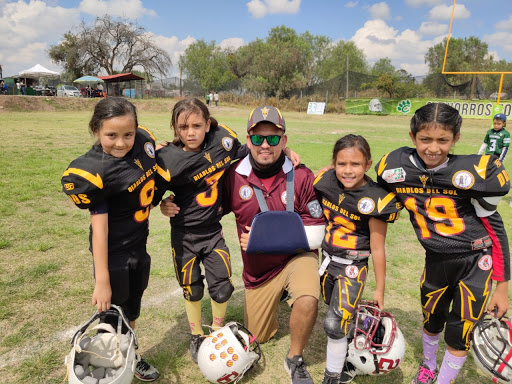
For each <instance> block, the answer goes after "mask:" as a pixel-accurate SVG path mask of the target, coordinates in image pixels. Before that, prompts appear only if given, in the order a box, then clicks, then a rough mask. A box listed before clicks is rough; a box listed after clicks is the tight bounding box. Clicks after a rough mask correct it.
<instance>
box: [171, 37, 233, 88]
mask: <svg viewBox="0 0 512 384" xmlns="http://www.w3.org/2000/svg"><path fill="white" fill-rule="evenodd" d="M229 54H230V53H229V52H227V51H223V50H222V49H220V48H219V47H218V46H216V45H215V41H211V42H210V43H207V42H205V41H204V40H198V41H196V42H195V43H193V44H191V45H189V46H188V48H187V49H186V50H185V52H184V54H183V55H182V56H181V57H180V61H179V63H180V64H179V65H180V67H181V68H182V69H183V70H184V71H185V73H186V74H187V78H188V80H191V81H194V82H196V83H198V84H199V85H200V86H201V88H202V89H203V91H212V90H217V89H222V87H223V86H224V85H225V84H226V83H228V82H230V81H231V80H233V79H234V78H236V77H235V76H234V75H233V73H232V72H231V71H230V66H229V60H228V57H229Z"/></svg>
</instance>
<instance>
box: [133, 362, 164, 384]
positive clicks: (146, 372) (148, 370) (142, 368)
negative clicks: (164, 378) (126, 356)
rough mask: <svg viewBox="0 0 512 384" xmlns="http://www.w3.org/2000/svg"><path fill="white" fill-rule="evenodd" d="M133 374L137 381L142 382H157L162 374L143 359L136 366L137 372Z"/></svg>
mask: <svg viewBox="0 0 512 384" xmlns="http://www.w3.org/2000/svg"><path fill="white" fill-rule="evenodd" d="M133 374H134V375H135V377H136V378H137V379H139V380H142V381H155V380H156V379H158V378H159V377H160V372H158V369H156V368H155V367H153V366H152V365H151V364H149V363H148V362H146V360H144V359H142V358H141V359H140V360H139V362H138V363H137V365H136V366H135V372H134V373H133Z"/></svg>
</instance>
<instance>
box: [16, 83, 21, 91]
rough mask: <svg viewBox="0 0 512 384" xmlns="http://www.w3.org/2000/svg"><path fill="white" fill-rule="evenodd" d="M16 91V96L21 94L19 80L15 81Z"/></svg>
mask: <svg viewBox="0 0 512 384" xmlns="http://www.w3.org/2000/svg"><path fill="white" fill-rule="evenodd" d="M16 89H17V90H18V94H21V83H20V79H18V80H16Z"/></svg>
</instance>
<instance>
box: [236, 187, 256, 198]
mask: <svg viewBox="0 0 512 384" xmlns="http://www.w3.org/2000/svg"><path fill="white" fill-rule="evenodd" d="M238 194H239V195H240V198H241V199H242V200H249V199H250V198H251V197H252V194H253V190H252V188H251V187H249V186H248V185H242V186H241V187H240V190H239V191H238Z"/></svg>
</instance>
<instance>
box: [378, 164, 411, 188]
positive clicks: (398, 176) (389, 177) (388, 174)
mask: <svg viewBox="0 0 512 384" xmlns="http://www.w3.org/2000/svg"><path fill="white" fill-rule="evenodd" d="M405 175H406V173H405V170H404V169H403V168H402V167H400V168H395V169H386V170H385V171H384V172H382V178H383V179H384V180H385V181H386V182H387V183H390V184H391V183H400V182H401V181H404V180H405Z"/></svg>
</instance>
